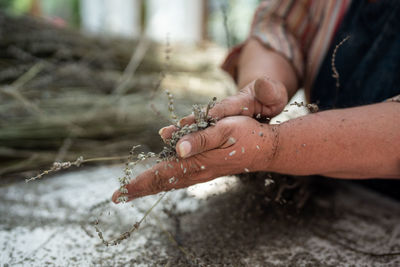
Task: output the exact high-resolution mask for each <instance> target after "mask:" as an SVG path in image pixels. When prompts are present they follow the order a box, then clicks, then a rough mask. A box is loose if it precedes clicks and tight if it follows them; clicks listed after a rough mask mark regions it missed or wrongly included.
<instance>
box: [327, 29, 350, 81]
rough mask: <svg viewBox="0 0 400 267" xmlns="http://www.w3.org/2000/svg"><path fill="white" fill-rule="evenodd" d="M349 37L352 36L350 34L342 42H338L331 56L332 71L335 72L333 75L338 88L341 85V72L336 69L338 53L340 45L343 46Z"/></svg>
mask: <svg viewBox="0 0 400 267" xmlns="http://www.w3.org/2000/svg"><path fill="white" fill-rule="evenodd" d="M349 38H350V36H347V37H345V38H344V39H343V40H342V41H341V42H340V43H338V44H337V45H336V46H335V49H334V50H333V54H332V58H331V67H332V72H333V74H332V77H333V78H335V79H336V88H339V87H340V81H339V72H338V70H337V69H336V65H335V60H336V54H337V51H338V49H339V47H341V46H342V45H343V44H344V43H345V42H346V41H347V40H348V39H349Z"/></svg>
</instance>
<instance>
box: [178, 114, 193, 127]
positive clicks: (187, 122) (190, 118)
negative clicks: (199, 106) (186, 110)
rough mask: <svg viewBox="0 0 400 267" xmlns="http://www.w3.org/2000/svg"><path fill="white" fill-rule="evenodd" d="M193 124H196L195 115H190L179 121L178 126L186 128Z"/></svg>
mask: <svg viewBox="0 0 400 267" xmlns="http://www.w3.org/2000/svg"><path fill="white" fill-rule="evenodd" d="M193 123H195V120H194V115H193V114H190V115H189V116H186V117H184V118H182V119H181V120H180V121H179V123H178V125H179V126H180V127H183V126H185V125H190V124H193Z"/></svg>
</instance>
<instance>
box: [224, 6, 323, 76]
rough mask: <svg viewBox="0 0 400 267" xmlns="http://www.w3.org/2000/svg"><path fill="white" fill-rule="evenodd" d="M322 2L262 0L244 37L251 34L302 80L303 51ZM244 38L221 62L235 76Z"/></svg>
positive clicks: (321, 10)
mask: <svg viewBox="0 0 400 267" xmlns="http://www.w3.org/2000/svg"><path fill="white" fill-rule="evenodd" d="M325 3H326V2H325V1H317V0H267V1H263V2H262V3H261V4H260V5H259V6H258V8H257V10H256V12H255V15H254V18H253V22H252V26H251V30H250V35H249V37H248V39H250V38H255V39H256V40H258V41H259V42H260V43H262V44H263V45H264V46H265V47H267V48H269V49H272V50H274V51H276V52H278V53H279V54H281V55H283V56H284V57H285V58H286V59H287V60H288V61H289V62H290V63H291V64H292V66H293V68H294V70H295V71H296V74H297V76H298V78H299V80H300V81H302V80H303V78H304V74H305V58H306V55H307V51H308V49H309V47H310V45H311V43H312V40H313V39H314V36H315V34H316V32H317V30H318V27H319V25H320V20H322V17H323V8H324V5H325ZM246 42H247V41H245V42H244V43H242V44H240V45H238V46H236V47H234V48H233V49H232V50H231V51H230V53H229V54H228V56H227V58H226V59H225V62H224V63H223V65H222V68H223V69H224V70H225V71H227V72H228V73H229V74H230V75H231V76H232V77H233V78H234V79H235V80H236V76H237V65H238V61H239V55H240V51H241V49H242V48H243V46H244V45H245V43H246Z"/></svg>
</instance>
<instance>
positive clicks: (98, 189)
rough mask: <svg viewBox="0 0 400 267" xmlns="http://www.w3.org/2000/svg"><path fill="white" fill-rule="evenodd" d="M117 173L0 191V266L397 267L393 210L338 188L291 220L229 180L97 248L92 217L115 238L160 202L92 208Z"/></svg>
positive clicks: (390, 204)
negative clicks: (115, 242) (119, 240)
mask: <svg viewBox="0 0 400 267" xmlns="http://www.w3.org/2000/svg"><path fill="white" fill-rule="evenodd" d="M138 171H140V170H138ZM121 174H122V168H121V167H101V168H96V169H92V170H90V169H84V170H80V171H77V172H70V173H65V174H58V175H57V176H54V177H51V178H48V179H45V180H42V181H35V182H32V183H28V184H24V183H20V184H14V185H10V186H7V187H2V188H0V215H1V216H0V249H1V254H0V263H1V264H0V266H7V265H8V266H199V265H205V266H206V265H210V266H215V265H226V266H289V265H290V266H306V265H309V266H348V265H351V264H354V265H356V266H360V265H362V266H400V254H399V252H400V205H399V203H398V202H395V201H393V200H390V199H388V198H385V197H383V196H380V195H378V194H375V193H372V192H370V191H367V190H365V189H362V188H360V187H356V186H354V185H348V184H343V183H340V182H335V183H333V185H332V186H333V187H335V188H336V190H334V191H332V192H331V193H330V194H325V195H324V196H322V197H321V196H319V197H316V198H314V200H313V201H312V203H310V204H309V206H308V207H307V208H306V209H305V210H304V211H303V212H302V213H301V214H299V215H296V214H292V215H290V216H289V215H288V214H281V213H279V212H277V211H276V210H273V209H271V208H268V207H264V206H262V205H260V204H259V203H261V201H259V200H258V199H257V197H255V196H253V195H252V194H251V193H249V192H247V191H246V189H244V188H242V187H240V186H235V185H237V184H238V182H237V180H235V178H225V180H219V181H217V182H213V183H211V184H206V185H202V186H199V187H197V188H192V189H190V190H178V191H173V192H170V193H168V194H167V196H166V198H165V199H164V200H163V201H162V202H161V204H160V205H158V206H157V207H156V208H155V210H154V211H153V213H152V215H150V216H149V217H148V218H147V219H146V220H145V221H144V222H143V224H142V225H141V227H140V229H139V230H138V231H136V232H134V233H133V234H132V236H131V237H130V238H129V239H128V240H125V241H123V242H122V243H121V244H120V245H118V246H115V247H105V246H104V245H103V244H102V243H101V242H100V240H99V238H98V237H97V236H96V232H95V230H94V228H93V226H92V225H91V223H93V222H94V220H95V219H96V218H98V219H99V221H100V222H99V227H100V228H101V229H102V230H103V232H104V236H105V237H106V238H110V237H115V236H117V235H119V234H120V233H122V232H124V231H126V230H128V229H129V228H130V227H131V226H132V225H133V224H134V223H135V222H136V221H138V220H139V219H141V218H142V216H143V214H144V212H145V211H146V210H147V209H149V208H150V207H151V205H152V204H153V203H154V202H155V201H156V200H157V199H158V197H159V196H150V197H145V198H142V199H139V200H135V201H133V202H131V203H128V204H123V205H113V204H107V205H103V206H101V207H96V206H94V205H95V204H97V203H100V202H101V201H104V200H107V199H108V198H110V197H111V194H112V192H113V190H114V189H116V188H118V181H117V179H116V177H119V176H120V175H121ZM226 183H228V184H229V186H227V185H226ZM232 184H234V186H232ZM226 187H232V189H230V190H228V192H225V193H222V194H217V195H216V196H212V197H209V198H208V199H206V196H207V194H209V195H210V194H212V193H213V192H214V193H215V192H216V191H218V190H219V189H221V188H226ZM132 205H133V207H132ZM91 236H92V237H91ZM395 253H397V254H395Z"/></svg>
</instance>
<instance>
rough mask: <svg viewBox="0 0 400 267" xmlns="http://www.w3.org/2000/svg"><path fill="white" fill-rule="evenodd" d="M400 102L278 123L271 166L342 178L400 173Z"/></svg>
mask: <svg viewBox="0 0 400 267" xmlns="http://www.w3.org/2000/svg"><path fill="white" fill-rule="evenodd" d="M399 115H400V104H399V103H393V102H391V103H380V104H374V105H368V106H362V107H357V108H349V109H341V110H331V111H324V112H320V113H315V114H310V115H306V116H304V117H301V118H298V119H294V120H290V121H288V122H285V123H283V124H281V125H280V126H279V127H278V129H279V130H278V131H279V136H278V145H277V152H276V154H275V157H274V159H273V161H272V162H271V164H270V166H269V168H268V170H269V171H274V172H279V173H287V174H293V175H313V174H320V175H325V176H329V177H337V178H400V116H399Z"/></svg>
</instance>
